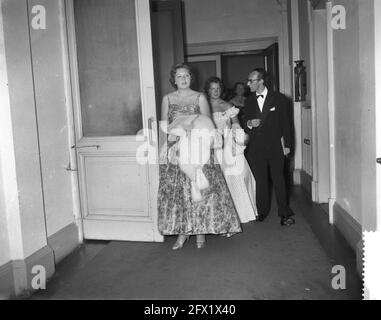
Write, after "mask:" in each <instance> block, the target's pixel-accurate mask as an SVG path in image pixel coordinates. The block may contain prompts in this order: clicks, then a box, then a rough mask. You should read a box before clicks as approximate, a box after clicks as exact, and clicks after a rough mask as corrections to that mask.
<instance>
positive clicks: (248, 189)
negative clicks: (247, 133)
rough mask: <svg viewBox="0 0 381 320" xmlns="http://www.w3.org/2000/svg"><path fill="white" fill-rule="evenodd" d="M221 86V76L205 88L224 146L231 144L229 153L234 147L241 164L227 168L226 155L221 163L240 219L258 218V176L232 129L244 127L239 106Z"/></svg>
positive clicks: (245, 221) (209, 80)
mask: <svg viewBox="0 0 381 320" xmlns="http://www.w3.org/2000/svg"><path fill="white" fill-rule="evenodd" d="M222 87H223V85H222V81H221V79H219V78H217V77H211V78H209V79H208V80H207V82H206V84H205V88H204V90H205V93H206V94H207V95H208V97H209V101H210V105H211V108H212V112H213V119H214V123H215V124H216V126H217V129H218V130H220V132H221V133H222V134H223V135H224V148H225V149H226V148H229V150H225V151H228V153H229V154H230V151H231V153H232V154H233V155H234V153H235V157H236V158H235V159H236V163H237V164H240V165H241V167H240V168H239V170H236V171H234V170H230V171H231V172H228V171H229V169H231V168H229V165H227V164H226V163H224V162H225V160H227V159H226V156H225V157H223V158H222V163H221V165H222V167H223V170H224V173H225V178H226V182H227V184H228V187H229V190H230V193H231V195H232V197H233V201H234V204H235V207H236V209H237V211H238V215H239V218H240V221H241V223H247V222H249V221H253V220H256V216H257V206H256V199H255V179H254V176H253V174H252V172H251V170H250V167H249V164H248V163H247V160H246V158H245V156H244V148H245V147H244V146H243V145H241V144H243V141H241V142H240V144H237V143H236V141H235V137H234V133H233V132H234V129H235V130H242V128H241V126H240V125H239V121H238V118H237V116H238V113H239V111H240V110H239V109H238V108H235V107H234V106H233V105H232V104H230V103H228V102H226V101H224V100H222V99H221V98H220V96H221V92H222ZM230 129H233V130H230ZM225 154H226V153H225ZM233 169H234V168H233Z"/></svg>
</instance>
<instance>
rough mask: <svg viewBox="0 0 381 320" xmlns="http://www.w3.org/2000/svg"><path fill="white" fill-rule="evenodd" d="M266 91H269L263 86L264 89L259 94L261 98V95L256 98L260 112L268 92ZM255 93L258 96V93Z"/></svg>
mask: <svg viewBox="0 0 381 320" xmlns="http://www.w3.org/2000/svg"><path fill="white" fill-rule="evenodd" d="M268 92H269V91H268V90H267V88H266V87H265V90H263V92H262V93H261V95H263V98H262V97H258V98H257V101H258V106H259V109H260V110H261V112H262V110H263V105H264V104H265V100H266V97H267V93H268ZM256 95H257V96H258V95H260V94H258V93H256Z"/></svg>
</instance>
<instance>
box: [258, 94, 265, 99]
mask: <svg viewBox="0 0 381 320" xmlns="http://www.w3.org/2000/svg"><path fill="white" fill-rule="evenodd" d="M259 97H262V98H264V97H265V96H264V95H263V94H257V99H258V98H259Z"/></svg>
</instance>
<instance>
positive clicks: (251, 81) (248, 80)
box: [247, 79, 261, 83]
mask: <svg viewBox="0 0 381 320" xmlns="http://www.w3.org/2000/svg"><path fill="white" fill-rule="evenodd" d="M259 80H261V79H247V82H249V83H253V82H255V81H259Z"/></svg>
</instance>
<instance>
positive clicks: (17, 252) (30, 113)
mask: <svg viewBox="0 0 381 320" xmlns="http://www.w3.org/2000/svg"><path fill="white" fill-rule="evenodd" d="M2 12H3V22H4V39H5V52H6V65H7V76H8V90H9V102H10V116H11V117H12V119H11V124H9V127H10V128H11V130H13V132H12V133H13V141H12V142H13V146H12V147H13V148H14V149H13V150H12V151H14V156H15V174H16V176H14V177H9V179H11V178H13V179H17V181H9V180H8V178H7V180H5V183H6V185H7V189H8V186H10V187H11V188H12V189H13V188H17V189H16V190H12V191H16V192H17V193H16V197H13V196H14V194H13V195H11V194H9V193H7V196H6V198H5V201H6V202H7V218H8V230H9V237H10V239H9V242H10V251H11V258H12V259H24V258H26V257H28V256H29V255H31V254H33V253H34V252H36V251H38V250H39V249H41V248H43V247H44V246H45V245H46V233H45V219H44V204H43V193H42V185H41V171H40V159H39V147H38V137H37V126H36V113H35V104H34V91H33V75H32V68H31V59H30V44H29V37H28V21H27V19H26V14H27V8H26V3H25V2H23V1H6V2H2ZM7 142H8V141H7ZM11 160H12V159H9V161H11ZM3 165H8V164H7V163H3ZM7 174H8V173H7ZM3 177H4V172H3ZM11 183H12V185H11ZM8 191H9V190H7V192H8ZM11 209H12V210H11ZM21 234H22V237H21Z"/></svg>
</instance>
